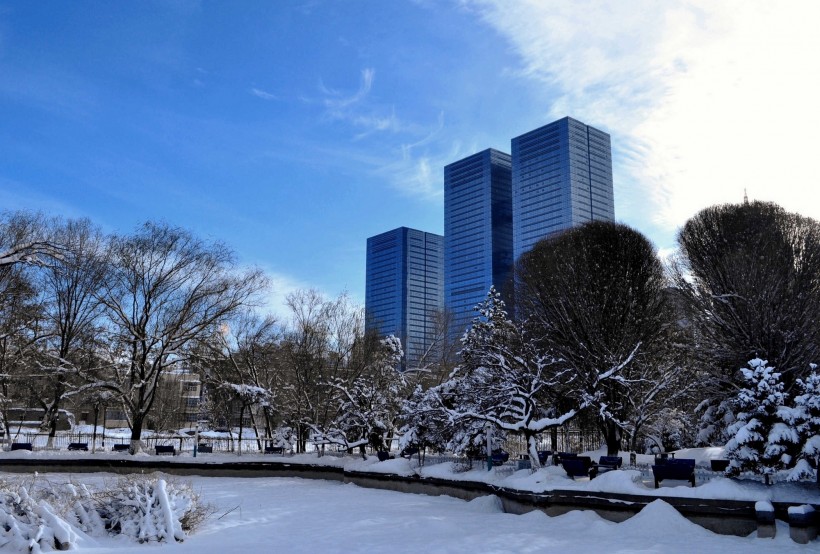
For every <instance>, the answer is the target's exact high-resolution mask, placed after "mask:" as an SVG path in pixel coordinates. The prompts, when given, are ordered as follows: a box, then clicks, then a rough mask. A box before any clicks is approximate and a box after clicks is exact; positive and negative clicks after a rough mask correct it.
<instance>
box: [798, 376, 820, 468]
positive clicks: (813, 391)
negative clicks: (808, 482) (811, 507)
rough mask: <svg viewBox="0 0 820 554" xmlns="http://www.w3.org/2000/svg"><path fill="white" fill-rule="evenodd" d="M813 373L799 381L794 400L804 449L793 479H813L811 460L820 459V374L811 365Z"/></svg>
mask: <svg viewBox="0 0 820 554" xmlns="http://www.w3.org/2000/svg"><path fill="white" fill-rule="evenodd" d="M811 368H812V371H811V373H809V375H808V376H807V377H806V379H799V380H798V381H797V387H798V390H799V391H800V394H799V395H797V396H795V398H794V412H795V418H794V419H795V424H796V428H797V434H798V436H799V437H800V444H801V445H802V448H801V450H800V453H799V454H798V456H799V458H800V460H799V461H798V462H797V464H796V466H795V469H794V471H793V472H792V475H791V478H793V479H800V478H804V477H811V475H812V469H811V465H810V460H815V461H816V460H818V459H820V373H818V372H817V366H816V365H815V364H811Z"/></svg>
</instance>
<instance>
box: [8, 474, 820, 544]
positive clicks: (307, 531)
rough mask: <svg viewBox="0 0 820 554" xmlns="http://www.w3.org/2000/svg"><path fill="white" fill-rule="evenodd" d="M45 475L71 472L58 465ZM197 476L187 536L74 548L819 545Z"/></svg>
mask: <svg viewBox="0 0 820 554" xmlns="http://www.w3.org/2000/svg"><path fill="white" fill-rule="evenodd" d="M3 477H4V478H9V477H11V475H9V474H4V475H3ZM44 477H46V478H48V479H52V480H60V479H66V476H65V475H61V474H44ZM105 477H108V478H110V477H111V476H110V475H108V476H105V475H101V474H94V475H73V476H72V478H73V479H74V480H75V481H76V480H82V481H91V482H97V481H98V480H102V479H103V478H105ZM191 481H192V482H193V485H194V487H195V489H197V490H198V491H199V492H200V493H201V495H202V497H203V498H204V499H206V500H207V501H209V502H211V503H212V504H213V505H214V507H215V509H216V512H215V514H214V516H213V517H212V518H211V519H210V520H209V521H208V522H207V523H206V524H204V526H203V527H202V528H201V529H200V530H199V531H198V532H197V533H195V534H193V535H191V536H189V537H188V538H187V539H186V540H185V542H183V543H176V544H167V545H157V544H151V545H140V544H137V543H133V542H130V541H126V540H122V539H121V538H120V539H106V538H103V539H91V538H88V537H84V538H83V540H81V541H80V543H79V544H78V545H77V549H78V551H81V552H88V553H104V552H115V553H120V554H129V553H130V554H137V553H142V554H144V553H147V552H152V553H157V552H174V553H178V554H185V553H196V554H203V553H211V552H213V553H220V554H226V553H229V552H244V553H247V554H252V553H256V552H289V553H297V554H298V553H302V552H306V553H307V552H310V553H314V552H323V553H334V552H345V553H358V552H362V553H365V552H367V553H372V552H394V553H404V552H407V553H415V552H424V553H425V554H433V553H454V554H457V553H462V552H463V553H469V554H477V553H481V554H483V553H496V554H502V553H508V552H509V553H512V552H530V553H542V552H545V553H549V552H560V553H565V552H607V553H608V554H622V553H639V552H640V553H658V554H661V553H662V554H676V553H681V554H684V553H687V554H688V553H691V552H722V553H727V554H728V553H734V552H737V553H741V552H742V553H768V552H772V553H775V552H776V553H779V554H789V553H792V552H813V551H814V549H815V548H816V544H814V545H812V544H808V545H799V544H796V543H794V542H793V541H792V540H791V539H790V538H789V532H788V528H787V527H786V526H785V525H781V526H780V527H779V528H778V532H777V537H776V538H775V539H773V540H771V539H758V538H756V537H755V535H754V534H753V535H751V536H749V537H733V536H725V535H717V534H714V533H712V532H710V531H707V530H705V529H703V528H701V527H699V526H698V525H696V524H694V523H691V522H689V521H688V520H686V519H684V518H683V517H682V516H680V515H679V514H678V513H677V512H676V511H675V510H674V509H673V508H672V507H671V506H669V505H668V504H666V503H665V502H663V501H662V500H656V501H655V502H652V503H651V504H649V505H648V506H647V507H646V508H644V510H643V511H641V512H640V513H639V514H637V515H636V516H634V517H633V518H631V519H629V520H627V521H626V522H623V523H620V524H616V523H612V522H609V521H606V520H604V519H601V518H600V517H598V516H597V515H596V514H595V513H593V512H589V511H575V512H571V513H568V514H566V515H563V516H559V517H548V516H546V515H544V514H543V513H540V512H532V513H529V514H526V515H523V516H518V515H511V514H504V513H502V511H501V505H500V502H499V500H498V499H497V498H496V497H493V496H489V497H483V498H478V499H476V500H473V501H471V502H465V501H462V500H457V499H454V498H449V497H445V496H442V497H429V496H422V495H415V494H403V493H398V492H390V491H381V490H372V489H364V488H360V487H357V486H355V485H350V484H348V485H345V484H342V483H339V482H334V481H323V480H308V479H297V478H275V477H272V478H245V479H242V478H224V477H210V478H208V477H196V478H192V479H191ZM778 525H780V524H778Z"/></svg>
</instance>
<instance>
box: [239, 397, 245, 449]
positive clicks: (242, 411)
mask: <svg viewBox="0 0 820 554" xmlns="http://www.w3.org/2000/svg"><path fill="white" fill-rule="evenodd" d="M244 420H245V404H242V407H241V408H239V455H240V456H241V455H242V430H243V429H244V425H242V423H243V422H244Z"/></svg>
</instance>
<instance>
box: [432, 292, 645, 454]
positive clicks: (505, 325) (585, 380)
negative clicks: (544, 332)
mask: <svg viewBox="0 0 820 554" xmlns="http://www.w3.org/2000/svg"><path fill="white" fill-rule="evenodd" d="M479 314H480V316H479V317H478V318H476V319H475V320H474V321H473V324H472V326H471V327H470V329H469V330H468V331H467V332H466V333H465V335H464V338H463V345H464V348H463V349H462V351H461V355H462V359H463V363H462V364H461V365H460V366H459V367H458V368H456V370H455V371H454V372H453V374H452V375H451V377H450V379H449V380H448V381H447V382H445V383H444V384H442V385H441V387H440V388H441V393H440V398H441V407H442V409H443V410H444V411H445V412H446V413H447V414H448V416H449V418H450V419H451V421H452V422H453V423H454V424H463V423H464V422H468V423H469V422H484V423H491V424H493V425H495V426H496V427H497V429H498V430H500V431H503V432H505V433H511V434H516V435H520V436H522V437H523V438H524V439H525V441H526V442H527V451H528V454H529V457H530V461H531V463H532V467H533V468H536V469H537V468H539V467H540V463H539V460H538V451H537V436H538V435H539V434H540V433H543V432H545V431H547V430H549V429H551V428H554V427H557V426H560V425H563V424H564V423H566V422H568V421H570V420H571V419H572V418H573V417H575V416H576V415H577V414H578V413H579V412H580V411H581V410H583V409H586V408H588V407H590V406H596V407H600V405H601V404H600V401H601V400H602V398H603V395H602V390H603V388H602V384H603V383H605V382H607V381H608V380H610V379H614V378H617V376H618V374H619V372H620V371H621V369H622V368H623V367H624V365H626V364H627V363H629V361H630V360H631V356H628V357H627V358H626V359H625V360H623V361H622V362H621V363H619V364H617V365H614V366H610V367H607V368H602V370H601V371H598V372H595V374H594V376H593V375H586V376H583V377H582V376H579V375H578V374H577V373H576V372H575V371H574V370H573V368H572V367H571V366H570V365H569V364H566V363H564V362H563V361H562V360H557V359H555V358H553V357H552V356H551V355H550V354H548V353H544V352H543V351H541V349H540V348H539V347H538V345H537V342H536V341H534V340H533V339H532V338H531V337H529V336H528V335H527V333H526V331H525V329H524V327H523V326H522V325H519V324H516V323H514V322H513V321H511V320H510V319H508V317H507V312H506V309H505V305H504V302H503V300H502V299H501V295H500V294H498V293H497V292H496V291H495V289H491V290H490V291H489V293H488V295H487V298H486V299H485V300H484V302H483V303H482V304H481V305H480V306H479Z"/></svg>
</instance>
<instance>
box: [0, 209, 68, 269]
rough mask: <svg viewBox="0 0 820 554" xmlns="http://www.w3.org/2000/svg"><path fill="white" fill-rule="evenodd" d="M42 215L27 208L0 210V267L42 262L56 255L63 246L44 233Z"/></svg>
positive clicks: (45, 262)
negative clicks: (22, 210) (18, 210)
mask: <svg viewBox="0 0 820 554" xmlns="http://www.w3.org/2000/svg"><path fill="white" fill-rule="evenodd" d="M44 229H45V226H44V218H43V216H42V215H40V214H32V213H29V212H4V213H2V214H0V267H4V266H11V265H16V264H31V265H45V264H47V263H49V261H51V260H54V259H60V258H61V257H62V255H63V249H62V247H61V246H60V245H59V243H56V242H52V241H51V240H49V239H48V238H46V237H45V234H44Z"/></svg>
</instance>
